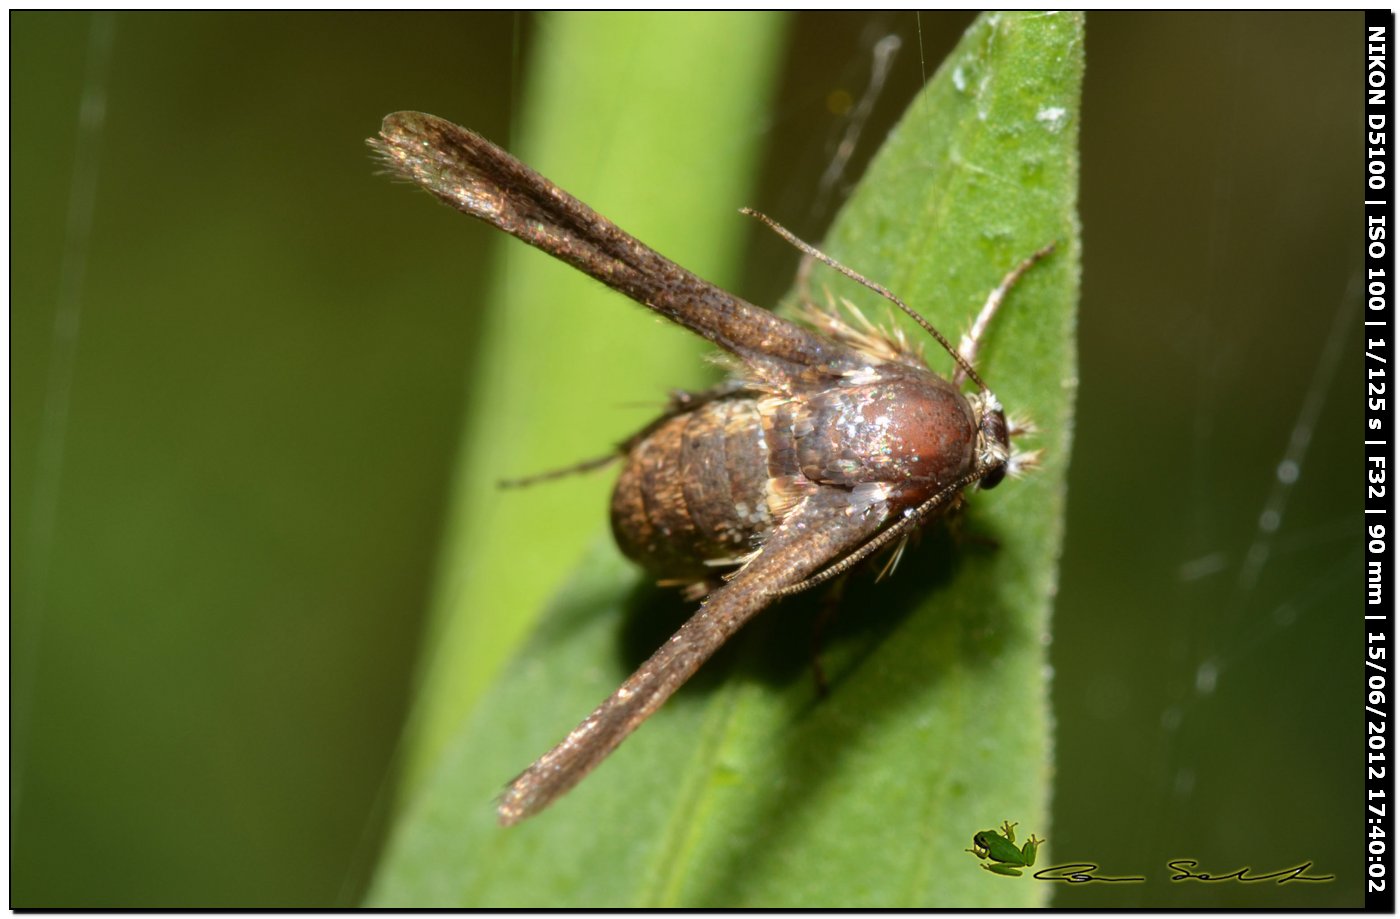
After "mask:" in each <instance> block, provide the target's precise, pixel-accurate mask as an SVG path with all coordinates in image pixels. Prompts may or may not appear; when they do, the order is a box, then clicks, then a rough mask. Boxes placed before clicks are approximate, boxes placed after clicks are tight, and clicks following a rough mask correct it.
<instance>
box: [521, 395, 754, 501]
mask: <svg viewBox="0 0 1400 919" xmlns="http://www.w3.org/2000/svg"><path fill="white" fill-rule="evenodd" d="M746 385H747V384H745V383H744V381H742V380H730V381H726V382H724V383H721V384H720V385H718V386H712V387H710V388H709V389H705V390H701V391H700V392H687V391H686V390H683V389H673V390H671V400H670V402H669V403H668V404H667V405H666V410H665V411H664V412H662V413H661V414H660V415H659V416H658V417H656V418H654V419H652V420H651V421H650V422H648V423H647V425H646V427H644V428H642V429H641V430H639V431H637V432H636V433H635V434H632V435H631V436H629V437H628V438H627V439H626V440H624V441H622V443H620V444H618V445H617V449H615V450H613V451H612V452H611V453H606V454H604V455H602V456H595V457H593V458H592V459H586V460H583V461H582V462H579V463H574V464H572V465H570V466H563V467H561V468H559V469H548V470H546V471H544V472H536V473H533V474H531V475H525V476H520V477H518V478H513V479H501V480H500V481H498V482H497V483H496V487H497V488H528V487H530V486H531V485H538V484H539V483H540V482H548V481H551V480H553V479H562V478H564V477H565V476H571V475H577V474H579V473H583V472H592V471H593V470H594V469H601V468H603V467H604V466H609V465H611V464H613V463H615V462H617V461H618V460H619V459H621V458H622V457H624V456H626V455H627V454H628V453H630V452H632V448H633V447H635V446H636V445H637V444H639V443H641V442H642V441H643V440H645V439H646V438H647V437H650V436H651V434H652V433H653V432H655V431H656V429H657V428H659V427H661V425H663V424H665V423H666V422H667V421H670V420H671V419H672V418H674V417H676V416H677V415H684V414H685V413H686V412H691V411H694V410H695V409H697V408H699V407H700V406H702V405H704V404H706V403H708V402H715V401H718V400H719V399H726V398H728V397H730V396H733V395H735V394H736V393H739V392H741V391H742V390H743V389H744V387H745V386H746Z"/></svg>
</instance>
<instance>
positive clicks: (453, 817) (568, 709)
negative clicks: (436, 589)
mask: <svg viewBox="0 0 1400 919" xmlns="http://www.w3.org/2000/svg"><path fill="white" fill-rule="evenodd" d="M1082 25H1083V23H1082V18H1081V17H1079V16H1077V15H1073V14H1059V15H1046V14H1028V15H1021V14H1004V13H1003V14H992V15H986V16H983V17H981V18H979V19H978V20H977V22H976V23H975V24H974V25H973V26H972V27H971V29H969V31H968V33H967V35H966V36H965V37H964V40H963V41H962V42H961V44H960V45H959V46H958V48H957V49H956V50H955V51H954V52H953V53H952V54H951V55H950V57H949V59H948V60H947V61H946V62H945V63H944V65H943V67H942V68H941V69H940V70H939V72H938V74H937V76H936V77H935V78H934V79H933V81H932V82H931V83H930V84H929V86H928V87H926V89H925V90H924V91H923V92H922V94H921V95H920V96H919V98H918V99H917V100H916V101H915V103H914V104H913V105H912V106H911V108H910V110H909V112H908V113H907V115H906V117H905V118H904V120H903V122H902V123H901V125H900V126H899V128H898V129H897V130H896V131H895V132H894V133H893V134H892V135H891V136H890V138H889V139H888V141H887V142H886V145H885V147H884V149H883V150H882V152H881V153H880V155H879V156H878V157H877V159H876V160H875V162H874V163H873V164H872V165H871V167H870V170H869V172H868V174H867V175H866V177H865V179H864V180H863V182H862V184H861V186H860V188H859V189H858V191H857V193H856V194H855V195H854V196H853V198H852V199H851V201H850V202H849V205H848V206H847V207H846V208H845V210H844V211H843V213H842V214H841V215H840V217H839V219H838V222H837V224H836V226H835V228H834V229H833V232H832V236H831V239H830V240H829V241H828V244H827V245H828V251H829V252H830V253H831V254H832V255H834V256H836V257H837V258H839V259H841V260H842V261H843V262H845V263H846V264H848V265H850V266H851V267H853V268H855V269H856V270H858V271H860V272H861V273H863V274H865V275H866V276H868V277H871V278H873V279H875V280H878V281H880V282H882V283H884V284H885V285H886V286H888V287H890V288H891V289H893V290H895V291H896V292H898V293H899V294H901V296H903V298H904V299H905V300H906V301H908V302H909V303H911V304H912V305H914V306H915V307H916V308H918V309H920V310H921V311H923V312H924V313H925V315H927V316H928V317H929V318H930V319H932V320H933V321H934V322H935V324H937V325H939V326H940V327H941V328H943V329H945V330H947V331H948V332H951V333H953V334H956V333H958V332H960V331H961V330H962V329H964V328H965V327H966V323H967V322H968V321H969V320H970V318H971V317H972V316H973V315H975V313H976V311H977V309H978V308H979V307H980V305H981V303H982V301H983V300H984V298H985V297H986V295H987V293H988V292H989V291H990V290H991V289H992V288H993V287H994V286H995V285H996V284H997V283H998V281H999V280H1000V279H1001V277H1002V276H1003V275H1004V274H1005V272H1006V271H1007V270H1008V269H1009V268H1010V267H1012V266H1013V265H1015V264H1016V263H1017V262H1018V261H1019V260H1020V259H1022V258H1024V257H1025V256H1027V255H1029V254H1030V253H1031V252H1033V251H1035V250H1036V249H1038V248H1040V247H1041V246H1042V245H1044V244H1045V243H1047V242H1050V241H1055V242H1057V243H1058V249H1057V251H1056V253H1055V254H1054V255H1053V256H1052V257H1051V258H1049V259H1047V260H1046V261H1044V262H1042V263H1040V264H1039V265H1037V266H1036V267H1035V269H1034V270H1033V271H1031V272H1030V273H1029V274H1028V275H1027V276H1026V278H1025V279H1024V280H1023V282H1022V283H1021V284H1020V285H1019V286H1018V287H1016V289H1015V290H1014V291H1013V292H1012V294H1011V296H1010V297H1009V298H1008V300H1007V303H1006V305H1005V307H1004V309H1003V311H1002V313H1001V314H1000V315H999V316H998V317H997V319H996V321H995V323H994V324H993V327H992V330H991V332H990V335H989V339H988V341H987V343H986V346H985V348H984V351H983V353H982V356H981V358H980V359H979V365H980V370H981V371H982V374H983V376H984V377H985V378H986V380H987V382H988V383H989V385H990V386H991V388H992V389H993V390H994V391H995V392H996V393H997V394H998V395H999V396H1000V398H1001V401H1002V402H1003V403H1004V404H1005V405H1006V406H1007V408H1008V411H1009V413H1010V414H1012V415H1020V416H1029V417H1030V418H1032V419H1034V421H1035V423H1036V425H1037V428H1038V429H1039V431H1040V433H1039V434H1037V435H1035V436H1034V437H1033V438H1030V439H1028V441H1027V442H1025V444H1024V445H1025V446H1029V447H1038V448H1040V449H1042V450H1043V451H1044V456H1043V464H1042V466H1041V467H1040V468H1039V469H1037V470H1035V471H1033V472H1032V473H1031V474H1030V475H1028V476H1027V477H1025V478H1023V479H1019V480H1008V481H1006V482H1005V483H1003V484H1002V485H1001V486H1000V487H999V488H998V489H997V490H996V491H992V492H986V493H976V492H974V493H972V494H971V495H969V500H968V507H967V512H966V513H965V514H964V515H962V517H961V518H959V520H958V523H957V525H956V526H954V527H952V528H951V531H950V528H946V527H941V526H934V527H930V528H929V529H928V531H927V532H926V534H925V536H924V539H923V540H922V543H921V545H919V546H918V547H916V548H912V549H911V550H910V551H909V552H907V553H906V554H905V557H904V559H903V560H902V562H901V564H900V569H899V571H898V573H897V575H896V576H894V577H892V578H890V579H887V580H885V581H883V582H881V583H872V582H873V578H872V577H871V576H870V575H869V574H863V575H862V574H857V575H856V576H855V577H853V578H852V579H850V583H849V585H848V587H847V589H846V593H845V597H844V599H843V601H842V603H841V606H840V612H839V614H838V615H837V616H836V618H835V619H834V620H833V621H832V622H831V623H830V624H828V625H827V626H826V628H825V629H824V630H823V632H822V652H821V658H820V659H821V661H822V664H823V666H824V668H825V670H826V673H827V675H828V677H829V679H830V683H831V688H830V693H829V694H828V695H827V696H825V697H818V695H817V693H816V692H815V689H814V685H813V681H812V679H811V678H810V676H809V674H808V662H809V660H810V649H811V647H812V643H813V637H814V634H813V633H814V630H813V622H814V621H816V620H818V619H820V618H821V606H822V600H821V598H820V597H810V596H809V597H800V598H796V599H795V600H793V601H790V602H786V603H783V604H780V605H778V606H777V607H775V608H774V609H772V610H769V611H768V612H766V613H765V614H764V615H763V616H761V617H759V619H758V620H757V621H756V622H754V623H753V624H752V625H751V626H750V627H749V628H748V629H746V630H745V631H744V632H743V633H741V634H740V635H739V636H738V637H737V638H736V639H735V640H734V641H732V642H731V643H730V646H729V647H726V648H725V649H724V650H723V651H722V652H721V653H720V654H719V655H718V656H717V657H716V658H715V659H714V660H713V661H711V662H710V663H709V664H708V665H707V666H706V667H705V668H704V669H703V670H702V671H701V673H700V674H699V675H698V676H697V677H696V678H695V679H694V680H692V681H691V683H690V684H689V685H687V686H686V687H685V688H684V689H683V690H682V691H681V692H680V693H678V694H677V696H676V697H675V698H674V699H672V700H671V701H670V702H669V703H667V705H666V706H665V708H663V709H662V711H661V712H660V713H658V714H657V715H656V716H655V717H653V718H652V719H651V720H650V722H648V723H647V724H646V725H644V726H643V727H642V728H641V730H640V731H639V732H638V733H637V735H636V736H635V737H634V738H633V739H631V740H630V741H629V742H628V743H626V744H625V745H624V746H623V747H622V748H621V749H620V750H619V751H618V752H617V753H615V754H614V755H613V756H612V757H611V758H610V759H609V761H607V762H606V763H604V764H603V765H602V766H601V767H600V768H599V769H598V770H597V771H596V773H595V774H593V775H592V776H590V777H589V778H588V779H587V780H585V781H584V782H583V783H582V784H581V785H580V786H579V787H578V788H577V789H575V790H574V791H573V792H572V793H570V794H569V795H568V796H567V797H566V798H564V799H563V800H561V801H560V802H559V803H557V804H556V805H555V806H554V807H553V808H551V809H550V810H548V811H546V812H545V813H544V814H541V815H540V816H538V817H535V818H533V819H531V820H529V821H527V822H526V823H524V824H522V825H520V826H518V827H514V828H511V829H509V830H501V829H499V828H497V827H496V826H495V823H494V814H493V808H492V799H493V798H494V796H495V794H496V793H497V792H498V791H499V789H500V788H501V787H502V785H503V784H504V783H505V782H506V781H508V780H509V778H510V777H512V776H513V775H514V774H515V773H516V772H518V771H519V770H520V769H522V768H523V767H524V766H526V765H528V763H529V762H530V761H531V759H533V758H534V757H535V756H537V755H539V754H540V753H542V752H544V751H545V749H547V748H548V747H549V746H550V745H552V744H553V743H554V742H556V741H557V740H558V739H559V738H560V737H561V736H562V735H563V734H564V733H565V732H566V731H567V730H569V729H570V728H572V727H573V726H574V724H576V723H577V721H578V720H579V719H580V718H582V717H583V716H584V715H585V714H586V713H587V712H588V711H589V710H590V709H591V708H592V706H593V705H594V704H596V702H597V701H598V700H600V699H601V698H603V697H604V696H605V695H607V694H608V693H609V692H611V691H612V689H613V688H615V687H616V685H617V684H618V683H619V682H620V681H621V680H622V679H623V678H624V677H625V676H626V674H627V672H628V671H629V670H630V669H631V668H632V667H633V666H635V664H636V663H637V662H639V661H640V660H641V659H643V658H644V657H645V656H646V654H647V653H649V652H650V651H651V650H652V649H653V648H654V647H655V646H656V645H657V644H659V643H660V642H661V641H662V640H664V638H665V636H666V635H667V634H668V633H669V632H670V631H671V630H673V629H674V628H675V626H677V625H678V624H679V622H680V621H682V619H683V618H684V616H686V615H687V614H688V613H689V612H690V611H691V609H690V606H689V605H687V604H684V603H682V602H680V601H678V600H676V599H675V598H673V597H671V596H669V595H667V594H664V593H661V592H659V591H656V590H654V589H651V588H648V587H645V586H643V585H642V584H641V579H640V578H639V576H638V575H637V574H636V573H635V572H633V571H631V570H630V569H629V568H628V566H627V565H626V564H625V563H624V562H623V561H621V560H620V559H619V558H618V556H617V554H616V551H615V550H614V549H612V548H611V547H610V546H609V545H607V544H605V543H604V541H603V540H602V539H601V538H600V539H599V541H598V543H597V545H596V546H595V549H594V550H593V552H592V553H591V554H590V556H589V557H588V559H587V560H586V561H585V563H584V564H583V565H582V566H581V567H580V568H579V570H578V571H577V573H576V575H575V576H574V578H573V579H572V581H571V582H570V583H569V584H568V585H567V586H566V587H565V589H564V590H563V591H562V592H561V593H560V594H559V595H558V597H557V598H556V600H555V601H554V603H553V604H552V605H551V608H550V609H549V611H548V613H547V615H546V616H545V618H544V620H543V621H542V623H541V624H540V627H539V628H538V629H537V630H536V632H535V633H534V634H533V636H532V637H531V639H530V640H529V642H528V643H527V645H526V647H525V648H524V650H523V652H522V653H521V654H520V655H519V656H518V657H517V658H516V659H515V661H514V663H513V664H512V665H511V666H510V667H509V668H508V669H507V670H506V672H505V673H504V674H503V675H502V678H501V679H500V680H499V681H498V682H497V683H496V685H495V686H494V687H493V688H492V689H491V690H490V691H489V692H488V693H487V694H486V696H485V697H484V698H483V699H482V702H481V704H480V705H479V706H478V707H477V708H476V709H475V711H474V712H473V713H472V715H471V716H470V718H469V719H468V720H467V721H466V723H465V724H463V726H462V728H461V730H460V731H459V732H458V733H457V734H456V736H455V737H454V738H453V739H452V741H451V744H450V746H449V747H448V749H447V752H446V754H445V755H444V756H443V757H442V759H441V761H440V762H439V763H437V764H436V765H435V766H434V768H433V772H432V775H431V776H430V777H429V778H428V780H427V781H426V783H425V784H424V785H423V787H422V790H421V793H420V794H417V795H415V796H414V799H413V800H412V801H411V802H410V805H409V807H408V809H407V811H406V813H405V815H404V819H403V820H402V822H401V823H400V825H399V826H398V828H397V831H396V833H395V835H394V839H393V841H392V844H391V846H390V849H389V851H388V853H387V856H386V859H385V861H384V863H383V865H382V866H381V871H380V873H379V875H378V877H377V880H376V884H375V887H374V891H373V895H372V902H374V903H375V904H377V905H385V906H390V905H392V906H414V905H416V906H426V905H460V906H474V907H489V906H498V907H505V906H535V907H546V906H592V907H629V906H653V907H661V906H689V907H703V906H708V907H726V906H808V907H823V906H825V907H854V906H1030V905H1037V904H1040V903H1043V902H1044V901H1045V899H1046V897H1047V896H1048V893H1047V891H1046V887H1047V886H1048V885H1046V884H1045V883H1043V882H1038V881H1036V880H1034V879H1033V878H1032V877H1030V876H1029V875H1027V876H1026V877H1022V878H1007V877H999V876H996V875H993V874H991V873H989V872H986V871H982V870H980V868H979V867H978V866H979V862H978V861H977V860H976V859H975V858H974V857H973V856H972V855H970V854H968V853H967V852H965V851H963V850H964V849H966V848H967V847H968V846H969V845H970V844H971V837H972V834H973V833H974V832H976V831H978V830H986V829H990V828H992V827H995V826H997V825H999V824H1000V823H1001V821H1003V820H1011V821H1016V822H1018V823H1019V828H1018V829H1019V831H1020V833H1021V834H1022V835H1029V834H1030V833H1031V832H1035V833H1036V834H1037V835H1038V836H1040V837H1049V838H1050V842H1049V844H1048V845H1047V846H1044V847H1042V848H1041V850H1040V855H1039V859H1038V864H1040V865H1050V864H1053V863H1054V862H1053V857H1054V839H1053V837H1054V833H1053V828H1052V827H1050V826H1049V825H1048V813H1049V809H1048V804H1049V796H1050V740H1049V729H1050V728H1049V717H1048V702H1047V694H1046V690H1047V682H1048V679H1047V673H1046V653H1045V652H1046V643H1047V642H1048V637H1049V611H1050V604H1051V597H1052V596H1053V594H1054V590H1055V583H1056V571H1057V561H1058V555H1059V549H1060V538H1061V533H1062V527H1063V523H1062V521H1063V510H1064V475H1065V470H1066V467H1067V463H1068V458H1069V442H1070V433H1071V427H1070V425H1071V408H1072V401H1073V396H1074V383H1075V366H1074V343H1073V337H1074V307H1075V303H1076V300H1077V293H1078V278H1079V234H1078V224H1077V220H1076V216H1075V194H1076V186H1077V179H1078V176H1077V159H1076V138H1077V133H1078V122H1079V87H1080V80H1081V76H1082V68H1083V63H1082V62H1083V57H1082V47H1083V45H1082ZM555 178H556V179H557V178H558V177H555ZM775 216H777V217H779V218H781V217H782V215H775ZM623 225H624V226H626V225H627V224H626V223H625V222H624V223H623ZM814 278H815V280H816V282H817V283H818V285H821V284H829V285H830V286H832V288H833V289H834V290H835V291H836V292H837V293H838V294H839V295H841V296H848V297H851V298H852V299H855V300H858V302H860V303H861V304H862V307H863V308H867V309H868V310H875V311H879V310H881V309H882V308H880V307H878V306H875V305H874V302H873V301H871V300H869V299H868V298H865V297H863V296H862V294H863V293H864V292H863V291H860V290H858V289H854V288H853V287H852V286H850V285H849V284H847V283H846V282H844V281H843V282H841V284H839V285H838V284H837V283H836V280H833V279H832V278H831V275H830V274H829V273H825V272H819V273H818V274H817V275H815V276H814ZM653 331H654V330H653ZM911 334H912V333H911ZM621 353H623V354H627V355H628V357H629V359H630V354H631V353H630V352H628V351H626V350H623V351H622V352H621ZM927 353H928V355H929V357H930V360H931V362H932V363H933V364H934V366H935V367H942V368H946V367H947V366H948V363H949V362H948V361H947V359H946V356H941V355H940V354H938V353H937V350H936V348H934V347H929V348H928V349H927ZM589 382H590V385H591V381H589Z"/></svg>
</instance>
